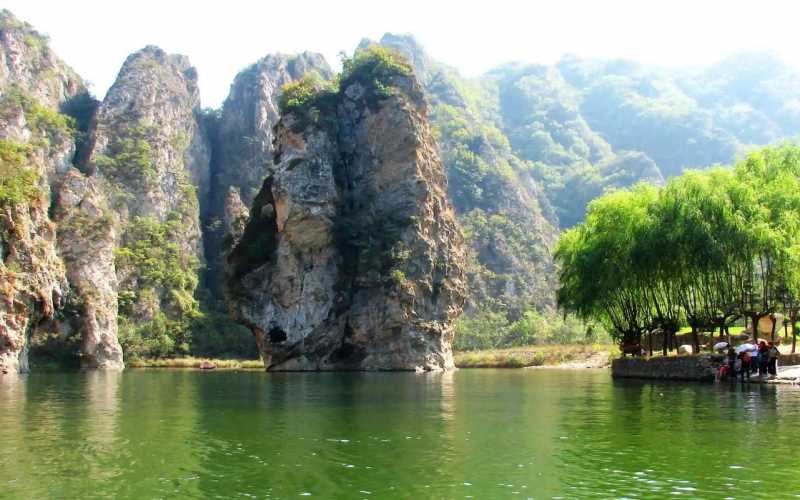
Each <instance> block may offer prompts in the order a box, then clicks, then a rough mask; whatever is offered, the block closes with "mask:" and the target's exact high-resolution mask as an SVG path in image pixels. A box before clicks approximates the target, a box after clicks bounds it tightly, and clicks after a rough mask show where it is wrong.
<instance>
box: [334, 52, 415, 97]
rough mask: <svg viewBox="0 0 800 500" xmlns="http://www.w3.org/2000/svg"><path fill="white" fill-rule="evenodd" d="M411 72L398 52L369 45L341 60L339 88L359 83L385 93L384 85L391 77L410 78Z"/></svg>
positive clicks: (411, 69) (406, 62)
mask: <svg viewBox="0 0 800 500" xmlns="http://www.w3.org/2000/svg"><path fill="white" fill-rule="evenodd" d="M413 72H414V69H413V68H412V67H411V65H410V64H409V63H408V61H407V60H406V58H405V57H403V56H402V55H401V54H400V53H399V52H397V51H395V50H392V49H390V48H387V47H382V46H380V45H370V46H369V47H367V48H364V49H361V50H357V51H356V53H355V54H354V55H353V57H350V58H348V57H345V58H343V60H342V76H341V87H342V88H347V87H348V86H349V85H350V84H352V83H355V82H360V83H362V84H365V85H367V86H369V85H377V87H379V89H378V93H379V94H380V93H382V92H384V93H385V92H387V89H386V87H385V85H386V84H387V83H388V82H389V81H390V80H391V78H392V77H395V76H410V75H411V74H412V73H413ZM381 89H382V90H381ZM384 97H385V95H384Z"/></svg>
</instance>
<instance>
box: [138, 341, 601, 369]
mask: <svg viewBox="0 0 800 500" xmlns="http://www.w3.org/2000/svg"><path fill="white" fill-rule="evenodd" d="M612 352H615V347H614V346H611V345H604V344H588V345H583V344H575V345H541V346H525V347H512V348H509V349H491V350H485V351H468V352H457V353H455V354H454V358H455V364H456V367H457V368H607V367H608V366H610V363H611V361H610V359H611V353H612ZM127 366H128V367H130V368H194V369H203V368H205V369H216V370H263V369H264V362H263V361H261V360H260V359H213V358H195V357H185V358H158V359H136V360H133V361H129V362H128V363H127ZM212 367H213V368H212Z"/></svg>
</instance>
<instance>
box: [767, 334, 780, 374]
mask: <svg viewBox="0 0 800 500" xmlns="http://www.w3.org/2000/svg"><path fill="white" fill-rule="evenodd" d="M780 355H781V352H780V351H779V350H778V346H776V345H775V344H773V343H772V342H770V343H769V351H768V352H767V357H768V358H769V368H768V371H769V376H770V378H775V377H776V376H777V375H778V358H779V357H780Z"/></svg>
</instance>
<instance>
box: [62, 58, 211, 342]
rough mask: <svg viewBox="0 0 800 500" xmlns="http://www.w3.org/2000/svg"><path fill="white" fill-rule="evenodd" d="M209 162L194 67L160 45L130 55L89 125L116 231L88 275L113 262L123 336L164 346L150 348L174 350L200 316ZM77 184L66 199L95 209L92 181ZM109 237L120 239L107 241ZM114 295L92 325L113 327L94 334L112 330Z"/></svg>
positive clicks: (103, 241)
mask: <svg viewBox="0 0 800 500" xmlns="http://www.w3.org/2000/svg"><path fill="white" fill-rule="evenodd" d="M209 164H210V145H209V143H208V139H207V137H206V134H205V131H204V129H203V126H202V121H201V117H200V99H199V93H198V88H197V73H196V71H195V69H194V68H193V67H192V66H191V65H190V64H189V61H188V59H187V58H186V57H184V56H179V55H169V54H166V53H165V52H164V51H162V50H161V49H159V48H157V47H146V48H144V49H142V50H140V51H139V52H136V53H134V54H132V55H131V56H129V57H128V59H127V60H126V61H125V64H124V65H123V67H122V69H121V70H120V73H119V76H118V77H117V80H116V82H115V83H114V85H113V86H112V87H111V89H110V90H109V91H108V94H107V95H106V97H105V99H104V100H103V102H102V104H101V105H100V107H99V109H98V111H97V114H96V116H95V119H94V121H93V124H92V130H91V145H90V151H89V154H88V159H87V160H86V167H85V169H86V170H87V171H88V172H89V173H91V174H92V175H93V176H94V177H96V179H97V183H98V185H97V187H98V188H99V191H100V192H101V193H103V194H104V195H105V196H106V197H107V199H108V205H109V207H110V209H111V211H112V212H113V220H114V224H113V226H115V228H110V229H109V230H108V231H106V230H105V229H102V230H101V231H100V233H101V234H99V235H97V239H98V240H99V243H98V248H96V250H97V252H99V253H100V254H101V255H102V256H99V257H97V260H98V261H100V262H95V263H94V264H93V265H94V266H95V267H93V268H92V269H86V270H85V271H86V274H87V275H90V276H99V275H100V274H101V273H100V271H101V270H102V272H108V271H109V270H110V268H109V263H111V262H113V263H114V269H115V270H116V278H114V277H113V274H110V275H109V277H108V279H109V280H110V281H111V282H110V283H108V284H107V285H108V286H104V287H100V289H101V290H104V291H107V292H108V293H109V294H110V295H113V291H116V292H117V293H118V295H119V297H118V302H119V304H120V306H121V309H120V311H119V315H120V323H121V325H122V326H123V327H125V328H126V335H131V336H135V337H137V338H138V337H142V338H144V339H146V340H149V342H150V345H155V346H160V347H158V348H156V350H155V351H152V352H149V353H147V354H158V353H159V352H160V351H159V350H158V349H167V348H171V347H174V344H173V342H174V341H175V339H176V338H177V339H178V341H179V342H180V339H181V336H182V335H185V334H186V330H187V322H188V321H190V320H191V318H192V317H193V316H194V315H196V312H197V308H198V305H197V302H196V299H195V297H194V293H195V289H196V287H197V284H198V279H197V273H198V272H199V268H200V266H201V264H202V262H203V244H202V234H201V229H200V202H199V200H200V199H202V200H205V199H207V195H208V191H209V184H210V182H209V177H210V167H209ZM70 187H75V188H76V189H77V191H76V196H73V197H71V196H67V198H72V199H77V198H78V197H79V196H81V195H84V196H89V197H90V200H92V201H91V202H89V204H90V205H92V206H100V205H102V204H103V202H102V201H101V200H100V199H99V198H102V196H98V197H95V190H94V187H91V186H86V187H80V188H79V187H78V186H70ZM78 193H80V194H78ZM95 200H97V203H95ZM67 204H68V205H69V204H70V202H67ZM84 204H86V200H84V202H81V203H80V205H81V208H83V206H84ZM89 211H90V212H92V211H93V209H89ZM84 215H87V214H86V213H82V214H81V216H84ZM90 216H94V214H92V215H90ZM100 217H101V218H103V217H104V216H100ZM103 220H105V219H104V218H103ZM111 239H114V240H115V241H114V244H113V245H110V244H107V241H109V240H111ZM87 279H88V281H87V283H91V280H92V278H87ZM113 281H116V284H114V283H113ZM110 295H109V297H108V298H103V299H102V300H101V301H100V302H101V303H102V306H101V305H99V304H98V306H97V307H95V308H93V309H92V310H95V311H100V310H102V311H104V312H103V313H102V314H101V316H102V318H101V317H97V318H96V321H95V322H94V323H93V324H97V325H107V326H108V327H109V329H107V330H105V331H104V332H103V333H100V334H97V335H95V337H96V338H104V336H106V337H108V338H110V337H112V336H113V335H112V331H111V329H110V328H111V326H110V325H111V323H113V322H112V321H111V320H112V318H113V317H115V316H116V312H114V311H111V309H113V306H112V302H117V299H116V298H115V299H114V300H113V301H112V300H111V297H110ZM106 306H108V307H106Z"/></svg>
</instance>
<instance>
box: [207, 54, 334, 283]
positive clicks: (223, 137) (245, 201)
mask: <svg viewBox="0 0 800 500" xmlns="http://www.w3.org/2000/svg"><path fill="white" fill-rule="evenodd" d="M309 72H315V73H318V74H319V75H320V76H321V77H322V78H325V79H329V78H331V77H332V76H333V73H332V72H331V69H330V67H329V66H328V63H327V62H326V61H325V58H324V57H323V56H322V55H320V54H315V53H310V52H304V53H302V54H299V55H292V56H290V55H284V54H270V55H268V56H266V57H264V58H262V59H261V60H259V61H258V62H256V63H255V64H253V65H252V66H250V67H248V68H247V69H245V70H243V71H242V72H240V73H239V74H238V75H236V78H235V79H234V81H233V84H232V85H231V90H230V94H229V95H228V97H227V99H226V100H225V102H224V104H223V107H222V111H221V113H220V114H219V118H218V121H217V123H216V124H215V127H214V130H213V132H212V134H211V136H212V143H213V145H214V157H213V159H212V170H213V173H212V177H211V193H210V197H211V200H210V203H209V204H208V211H207V212H206V213H205V214H204V219H205V226H206V228H207V233H206V240H205V243H206V255H207V256H208V273H207V278H208V282H209V285H210V288H211V289H212V290H213V291H220V292H221V290H220V289H219V287H218V283H219V275H220V272H221V269H222V253H223V250H228V249H230V246H229V245H230V241H227V242H226V239H228V240H229V239H230V238H229V235H230V233H229V230H230V229H231V228H230V227H229V223H230V221H229V220H227V215H228V210H229V209H230V208H231V206H232V205H231V204H234V205H243V206H244V207H249V206H250V205H251V204H252V203H253V200H254V199H255V197H256V195H257V194H258V191H259V189H261V184H262V183H263V181H264V178H265V177H266V176H267V175H268V174H269V173H270V172H271V170H272V165H273V162H272V160H273V155H274V150H273V140H274V137H273V128H274V127H275V125H276V124H277V123H278V119H279V118H280V112H279V111H278V96H279V94H280V91H281V88H282V87H283V86H284V85H285V84H287V83H289V82H292V81H295V80H297V79H299V78H300V77H302V76H303V75H304V74H306V73H309ZM236 198H238V200H239V201H236ZM237 210H240V209H238V208H237ZM220 221H221V222H222V224H220Z"/></svg>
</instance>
